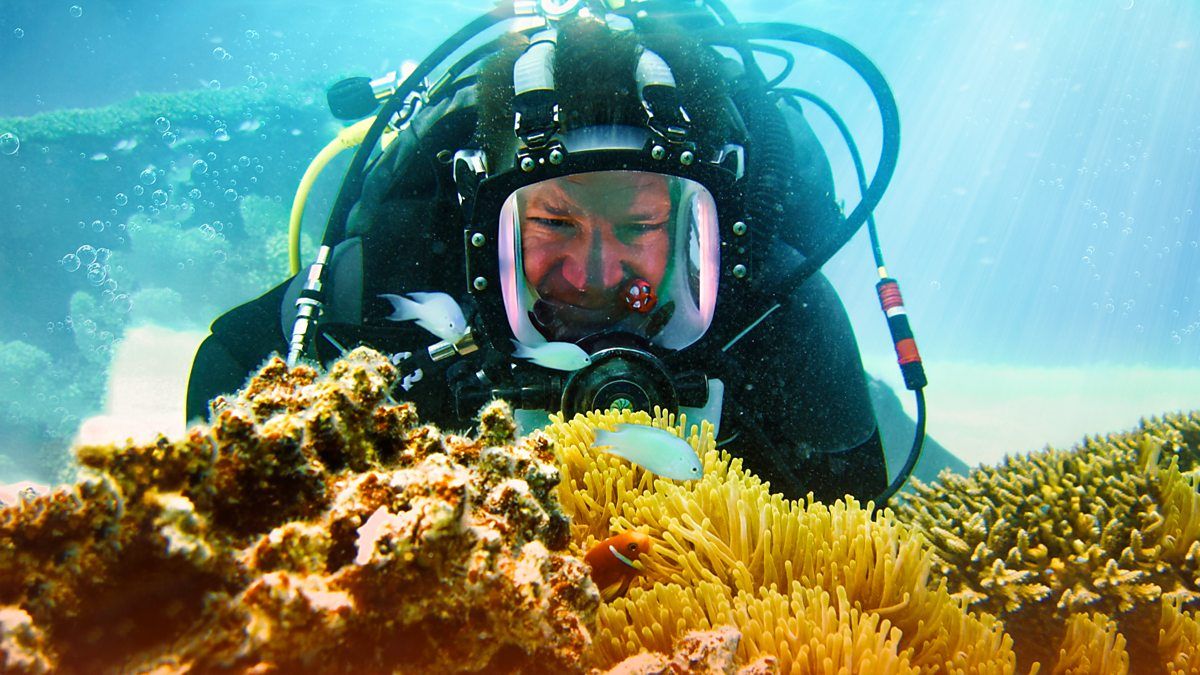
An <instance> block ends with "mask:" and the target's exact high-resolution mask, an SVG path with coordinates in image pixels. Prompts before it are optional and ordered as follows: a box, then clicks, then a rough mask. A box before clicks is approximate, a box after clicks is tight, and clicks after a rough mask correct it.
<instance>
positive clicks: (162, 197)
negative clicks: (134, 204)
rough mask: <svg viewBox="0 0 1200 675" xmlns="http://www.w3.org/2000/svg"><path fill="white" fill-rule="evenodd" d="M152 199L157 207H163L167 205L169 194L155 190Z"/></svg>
mask: <svg viewBox="0 0 1200 675" xmlns="http://www.w3.org/2000/svg"><path fill="white" fill-rule="evenodd" d="M150 199H151V201H153V202H154V205H155V206H159V207H162V206H166V205H167V193H166V192H165V191H164V190H155V191H154V194H152V195H150Z"/></svg>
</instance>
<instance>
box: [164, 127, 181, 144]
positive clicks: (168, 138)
mask: <svg viewBox="0 0 1200 675" xmlns="http://www.w3.org/2000/svg"><path fill="white" fill-rule="evenodd" d="M162 139H163V143H166V144H167V147H172V146H174V145H175V141H176V140H178V137H177V136H176V135H175V132H173V131H168V132H167V133H165V134H163V135H162Z"/></svg>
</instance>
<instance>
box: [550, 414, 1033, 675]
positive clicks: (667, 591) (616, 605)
mask: <svg viewBox="0 0 1200 675" xmlns="http://www.w3.org/2000/svg"><path fill="white" fill-rule="evenodd" d="M618 421H627V422H628V421H633V422H640V423H643V424H652V425H654V426H657V427H660V428H670V429H674V430H675V432H676V433H677V434H679V435H681V436H682V435H683V433H682V432H683V431H684V429H686V428H687V426H686V420H685V419H680V420H678V422H676V420H674V419H672V418H670V417H665V416H663V415H659V416H657V417H655V418H651V417H650V416H649V415H647V414H645V413H629V412H620V413H618V412H614V411H610V412H608V413H603V414H600V413H592V414H589V415H588V416H587V417H586V418H585V417H583V416H577V417H576V418H575V419H573V420H571V421H570V422H566V421H563V420H556V422H555V424H553V425H552V426H551V427H550V428H549V429H548V433H549V435H550V436H551V437H552V438H554V439H555V441H556V443H557V444H558V446H559V448H560V463H561V466H562V467H563V472H564V479H563V481H562V483H561V484H560V486H559V488H558V489H559V498H560V500H561V501H562V503H563V507H564V510H566V511H567V512H568V513H569V514H570V515H571V517H572V521H573V525H572V529H573V545H572V550H573V551H575V552H577V553H578V552H581V551H583V550H586V548H587V547H589V546H591V545H593V544H594V543H595V542H596V541H598V540H600V539H603V538H606V537H608V536H610V535H611V534H613V533H615V532H618V531H623V530H627V529H633V528H637V529H641V530H643V531H645V532H647V533H648V534H649V535H650V536H651V538H652V540H653V543H654V545H653V546H652V547H651V550H650V552H649V553H647V554H644V555H642V557H641V558H640V561H642V563H643V567H644V575H643V577H642V578H641V579H640V580H639V581H638V582H637V583H636V585H635V586H634V587H633V589H632V590H631V591H630V592H629V594H628V596H627V597H623V598H617V599H615V600H614V601H612V602H611V603H609V604H607V605H604V606H603V607H602V608H601V611H600V618H599V627H598V631H597V638H596V653H595V654H594V658H595V659H596V661H597V663H599V664H601V665H612V664H615V663H617V662H619V661H621V660H622V659H624V658H626V657H628V656H630V655H632V654H636V653H637V652H638V651H639V650H642V649H647V650H651V651H656V652H661V653H671V652H672V645H673V644H674V643H675V641H676V640H678V639H679V638H680V637H681V636H682V635H683V634H685V633H686V632H688V631H689V630H708V629H712V628H715V627H718V626H722V625H733V626H736V627H737V629H738V630H739V631H740V632H741V633H742V640H741V643H740V645H739V647H738V653H739V656H740V657H741V662H742V663H749V662H751V661H753V660H755V659H758V658H760V657H763V656H773V657H776V658H778V665H779V667H780V668H781V670H782V671H784V672H789V671H792V672H837V671H838V669H839V668H843V667H845V668H849V669H851V670H854V669H856V668H861V669H862V670H861V672H880V673H883V672H917V671H918V670H919V669H929V670H935V669H944V670H948V671H950V672H959V671H962V672H966V671H974V672H997V673H999V672H1010V671H1011V669H1012V666H1013V660H1014V658H1013V653H1012V648H1011V643H1010V641H1009V640H1008V638H1007V637H1006V636H1005V635H1004V634H1003V632H1002V630H1001V627H1000V625H999V623H998V622H996V621H995V620H994V619H993V618H992V617H990V616H988V615H982V616H973V615H968V614H967V613H966V612H965V611H964V609H963V607H962V606H961V604H960V603H958V602H956V601H954V600H952V599H951V598H950V596H949V594H948V592H947V591H946V590H945V588H944V587H942V586H934V587H930V585H929V583H928V575H929V568H930V565H931V563H932V557H931V555H930V552H929V551H928V549H927V548H925V547H924V546H923V544H922V542H921V540H920V538H919V535H917V534H916V533H913V532H910V531H909V530H908V529H907V528H904V527H903V526H901V525H900V524H898V523H897V522H895V521H894V520H893V519H892V518H891V516H890V513H888V512H884V513H880V514H876V515H872V513H871V511H870V510H869V509H866V508H863V507H861V506H859V505H858V504H857V503H856V502H854V501H853V500H848V501H846V502H838V503H836V504H834V505H832V506H826V505H823V504H818V503H811V502H810V503H803V502H793V501H788V500H785V499H783V498H782V497H780V496H779V495H773V494H771V493H770V490H769V489H768V487H767V486H766V485H764V484H763V483H762V482H761V481H760V480H758V479H757V478H755V477H754V476H752V475H750V474H748V473H747V472H746V471H744V470H743V469H742V467H741V462H740V460H737V459H734V458H732V457H730V455H729V454H728V453H725V452H720V451H718V450H716V449H715V448H714V443H713V440H712V434H711V431H710V429H709V428H708V427H704V428H702V429H696V428H695V427H693V428H692V429H691V430H690V434H689V438H690V442H691V444H692V446H693V447H694V448H696V450H697V453H698V454H699V455H700V457H701V458H702V461H703V464H704V477H703V478H701V479H700V480H697V481H692V482H688V483H676V482H672V481H669V480H665V479H656V478H655V477H653V476H652V475H650V474H648V473H647V472H645V471H644V470H642V469H641V468H638V467H631V466H630V465H629V464H627V463H625V462H624V461H623V460H620V459H618V458H616V457H615V456H611V455H607V454H604V453H598V452H597V451H595V450H591V449H589V446H590V445H591V443H592V440H593V437H594V429H595V428H596V427H597V426H604V427H608V426H609V425H611V424H614V423H616V422H618Z"/></svg>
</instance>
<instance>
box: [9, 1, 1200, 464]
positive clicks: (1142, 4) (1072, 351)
mask: <svg viewBox="0 0 1200 675" xmlns="http://www.w3.org/2000/svg"><path fill="white" fill-rule="evenodd" d="M729 6H730V9H731V10H732V11H733V12H734V13H735V14H736V15H737V16H738V17H739V18H740V19H742V20H745V21H755V20H762V21H789V22H796V23H802V24H807V25H811V26H814V27H817V28H821V29H825V30H828V31H830V32H832V33H834V34H836V35H839V36H840V37H842V38H844V39H846V40H848V41H849V42H851V43H852V44H854V45H855V46H857V47H858V48H859V49H861V50H862V51H863V52H865V53H866V54H867V55H868V56H869V57H870V58H871V59H873V60H874V61H875V63H876V64H877V65H878V67H879V68H880V69H881V70H882V71H883V73H884V74H885V76H886V77H887V78H888V81H889V82H890V84H891V86H892V89H893V91H894V94H895V96H896V99H897V101H898V104H899V108H900V115H901V125H902V142H901V155H900V161H899V165H898V167H897V170H896V175H895V179H894V180H893V182H892V186H891V188H890V190H889V192H888V194H887V196H886V197H885V198H884V200H883V202H882V204H881V205H880V207H879V209H878V211H877V221H878V223H879V229H880V236H881V239H882V242H883V244H884V251H885V254H886V256H887V260H888V263H889V271H890V272H891V273H892V274H893V275H894V276H897V277H899V278H900V280H901V283H902V288H903V290H904V293H905V297H906V299H907V301H908V307H909V311H910V314H911V318H912V321H913V326H914V329H915V331H916V332H917V335H918V338H919V340H920V344H921V347H922V351H923V353H924V355H925V357H926V359H927V361H928V364H929V371H930V376H931V386H930V389H929V392H928V394H929V397H930V430H931V431H932V432H933V433H934V434H935V435H937V436H938V437H939V439H940V440H942V442H943V443H944V444H945V445H947V446H948V447H950V448H951V449H952V450H955V451H956V452H959V453H960V454H963V455H964V456H965V457H967V458H968V460H969V461H970V460H976V461H990V460H994V459H996V458H997V457H998V455H999V454H1000V453H1002V452H1003V451H1009V450H1011V451H1016V450H1022V449H1033V447H1035V446H1036V445H1037V444H1038V443H1041V442H1045V441H1054V442H1058V443H1065V442H1069V440H1070V439H1073V438H1077V437H1078V436H1079V435H1080V434H1081V433H1084V432H1088V431H1094V432H1101V431H1107V430H1116V429H1120V428H1123V427H1125V426H1128V425H1130V424H1132V423H1133V422H1134V421H1136V419H1137V417H1138V416H1139V415H1143V414H1153V413H1157V412H1162V411H1164V410H1166V409H1171V408H1186V407H1200V377H1197V375H1198V374H1200V215H1198V214H1197V213H1196V212H1197V211H1200V96H1197V94H1196V91H1197V87H1196V83H1197V82H1200V51H1198V50H1200V44H1198V42H1200V3H1197V2H1193V1H1192V0H1175V1H1159V2H1147V1H1144V0H1071V1H1069V2H1053V3H1051V2H1044V1H1039V0H1018V1H1014V2H1003V3H998V2H964V1H951V0H946V1H940V2H933V1H929V2H901V1H891V2H878V1H875V0H862V1H860V2H791V3H779V2H759V1H757V0H753V1H749V0H748V1H745V2H739V1H737V0H733V1H732V2H730V3H729ZM488 7H490V3H487V2H454V3H443V2H436V3H435V2H411V1H394V2H382V1H371V2H336V3H335V2H320V3H318V2H311V1H308V2H282V1H280V2H259V3H235V2H225V1H218V2H206V3H198V2H193V3H179V2H171V3H167V2H161V3H154V2H117V1H115V0H109V1H101V0H79V1H77V2H71V1H61V2H60V1H58V0H50V1H46V0H5V2H4V5H3V9H2V11H0V91H3V92H4V95H3V96H2V97H0V118H2V117H14V116H28V115H35V114H38V113H42V112H47V111H51V110H57V109H62V108H92V107H97V106H103V105H108V104H113V103H118V102H121V101H125V100H128V99H129V98H131V97H133V96H135V95H136V94H139V93H148V92H177V91H183V90H190V89H213V88H217V87H220V88H222V89H225V90H228V89H229V88H237V87H254V86H259V85H260V83H267V84H270V85H281V84H287V85H289V86H291V87H297V88H308V89H311V90H312V92H313V94H314V96H318V97H319V96H322V95H323V91H322V87H323V86H325V85H327V84H329V83H331V82H333V81H335V80H336V79H338V78H340V77H342V76H345V75H351V74H366V75H376V74H380V73H383V72H386V71H388V70H392V69H395V68H397V67H399V66H400V65H401V64H402V63H403V62H404V61H407V60H419V59H421V58H422V57H424V55H425V54H426V53H427V52H428V51H430V50H431V49H433V48H434V47H435V46H436V45H437V44H438V43H440V42H441V40H442V39H444V38H445V37H447V36H449V35H450V34H451V33H453V32H454V31H455V30H456V29H457V28H458V27H460V26H461V25H462V24H464V23H465V22H466V21H467V20H469V19H470V18H472V17H473V16H475V15H477V14H478V13H479V12H481V11H484V10H486V9H487V8H488ZM763 65H764V66H765V67H766V68H767V69H768V71H770V70H771V69H772V68H774V67H776V62H774V61H773V60H772V59H771V58H770V57H763ZM788 84H789V85H791V86H798V87H802V88H805V89H809V90H811V91H813V92H815V93H818V94H820V95H821V96H823V97H825V98H826V99H827V100H829V101H830V102H831V103H832V104H833V105H834V106H835V107H836V108H837V109H838V110H839V111H840V112H841V114H842V115H843V117H844V118H845V120H846V121H847V123H848V124H849V125H850V127H851V129H852V130H853V131H854V133H855V136H856V140H857V141H858V143H859V146H860V148H861V150H862V154H863V156H864V157H865V158H867V163H868V173H870V172H871V171H872V170H873V167H874V164H875V161H876V158H877V157H878V151H879V143H880V138H879V122H878V118H877V114H876V111H875V109H874V106H873V104H872V102H871V98H870V96H869V93H868V91H867V90H866V88H865V86H864V85H863V84H862V83H861V82H860V81H858V80H857V79H856V78H855V77H854V75H853V73H852V72H851V71H850V70H849V69H848V68H846V67H845V66H843V65H841V64H839V63H837V62H835V61H834V60H833V59H831V58H829V57H827V56H825V55H822V54H820V53H813V52H804V51H802V52H799V58H798V61H797V68H796V70H795V72H794V73H793V74H792V76H791V78H790V79H789V81H788ZM810 119H811V120H812V123H813V125H814V127H815V128H816V130H817V132H818V134H819V136H820V137H821V138H822V140H823V142H824V143H825V145H826V148H827V151H828V154H829V156H830V159H831V162H832V163H833V166H834V170H835V175H836V178H837V180H838V186H839V187H838V191H839V196H840V197H841V198H843V199H845V200H846V202H847V210H849V208H852V207H853V205H854V204H855V203H856V202H857V191H856V189H855V187H854V173H853V167H852V165H851V163H850V161H849V157H848V154H847V153H846V151H845V148H844V145H843V144H842V142H841V140H840V137H839V136H838V135H837V133H836V130H835V129H834V127H833V126H832V125H831V124H830V123H829V122H828V120H826V119H824V118H823V117H822V115H821V113H820V112H819V111H813V112H811V113H810ZM4 131H5V129H0V133H3V132H4ZM31 151H32V149H31V148H29V147H26V148H24V149H23V150H22V152H25V153H28V152H31ZM5 161H7V162H12V161H20V155H19V154H18V155H17V156H15V157H14V156H0V162H5ZM266 169H267V170H269V171H271V170H278V171H280V172H292V173H296V174H297V175H298V171H300V170H302V169H303V162H293V163H291V164H289V165H287V166H277V167H271V166H267V167H266ZM281 196H282V198H283V200H284V202H285V203H286V202H287V201H288V200H290V194H283V195H281ZM100 197H101V198H103V199H107V198H108V197H109V196H108V195H101V196H100ZM20 199H21V195H18V194H13V193H11V192H7V191H6V188H5V186H3V185H0V200H3V202H5V203H9V204H11V203H15V202H19V201H20ZM325 203H326V202H323V201H321V200H320V199H318V200H317V202H316V203H315V204H314V208H315V209H318V210H319V209H320V208H321V207H322V206H323V205H324V204H325ZM97 217H102V214H101V213H100V211H99V210H98V215H97ZM317 220H319V219H313V222H316V221H317ZM864 235H865V233H860V236H858V237H856V238H855V240H853V241H852V242H851V243H850V244H849V245H848V246H847V247H846V248H845V249H844V250H843V251H842V252H841V253H840V254H839V255H838V256H837V257H835V258H834V259H833V260H832V261H831V262H830V263H829V264H828V265H827V266H826V270H825V271H826V274H828V275H829V276H830V278H831V279H832V280H833V281H834V283H835V285H836V286H837V287H838V289H839V291H840V293H841V294H842V297H843V300H844V301H845V303H846V306H847V308H848V310H849V312H850V314H851V317H852V320H853V321H854V325H855V329H856V331H857V334H858V338H859V342H860V347H861V348H862V351H863V354H864V359H865V361H866V363H867V366H868V368H869V369H870V370H871V371H872V372H874V373H876V374H878V375H880V376H881V377H884V378H885V379H889V381H891V382H893V383H897V382H898V377H897V376H896V374H895V372H894V368H893V367H892V366H891V365H889V361H890V359H891V356H890V349H891V347H890V342H889V340H888V338H887V336H886V331H885V327H884V323H883V320H882V317H881V316H880V315H879V312H878V306H877V300H876V299H875V296H874V292H873V284H874V281H875V270H874V266H873V264H872V262H871V258H870V254H869V250H868V246H867V243H866V241H865V236H864ZM80 243H83V242H82V240H81V242H80ZM16 310H17V311H18V312H21V311H23V310H22V308H21V307H17V308H16ZM34 310H35V308H33V307H32V306H31V307H30V311H34ZM64 311H65V310H64ZM60 313H61V312H60ZM209 318H211V317H206V318H203V319H202V320H200V321H199V323H200V324H201V325H203V323H204V322H205V321H207V320H208V319H209ZM3 337H4V338H5V339H16V338H19V337H20V336H10V335H5V336H3ZM0 386H2V385H0ZM110 398H111V397H110Z"/></svg>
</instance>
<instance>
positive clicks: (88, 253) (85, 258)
mask: <svg viewBox="0 0 1200 675" xmlns="http://www.w3.org/2000/svg"><path fill="white" fill-rule="evenodd" d="M75 255H77V256H79V260H80V261H82V263H83V264H84V265H91V264H92V263H94V262H96V249H94V248H92V246H91V245H90V244H84V245H83V246H80V247H79V248H77V249H75Z"/></svg>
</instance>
